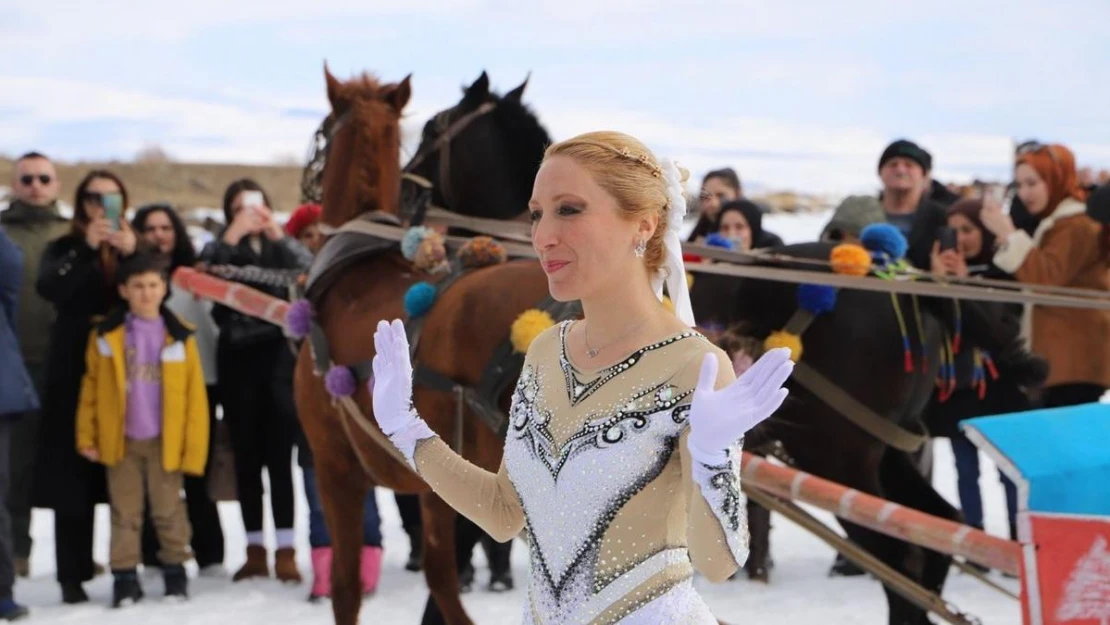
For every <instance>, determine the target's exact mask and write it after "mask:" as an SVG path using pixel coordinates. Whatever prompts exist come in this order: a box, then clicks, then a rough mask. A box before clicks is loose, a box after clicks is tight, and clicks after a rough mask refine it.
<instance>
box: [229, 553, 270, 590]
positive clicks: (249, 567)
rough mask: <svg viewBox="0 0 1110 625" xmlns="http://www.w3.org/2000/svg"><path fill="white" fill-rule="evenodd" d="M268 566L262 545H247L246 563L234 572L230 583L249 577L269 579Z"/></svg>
mask: <svg viewBox="0 0 1110 625" xmlns="http://www.w3.org/2000/svg"><path fill="white" fill-rule="evenodd" d="M269 576H270V565H269V563H268V562H267V561H266V548H265V547H263V546H262V545H247V561H246V562H245V563H244V564H243V566H242V567H241V568H240V569H239V570H238V571H236V572H235V575H233V576H232V578H231V581H233V582H238V581H242V580H244V579H249V578H251V577H269Z"/></svg>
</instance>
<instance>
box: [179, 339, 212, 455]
mask: <svg viewBox="0 0 1110 625" xmlns="http://www.w3.org/2000/svg"><path fill="white" fill-rule="evenodd" d="M185 363H186V367H187V368H186V372H185V375H186V378H185V396H186V404H185V441H184V444H183V445H182V449H183V450H184V457H183V458H182V459H181V469H182V471H183V472H184V473H187V474H189V475H197V476H201V475H204V467H205V464H207V462H208V446H209V439H210V437H211V432H210V431H209V422H208V389H207V388H206V386H205V382H204V369H203V367H202V366H201V362H200V352H199V351H198V350H197V343H196V339H195V338H193V337H189V339H188V341H186V343H185Z"/></svg>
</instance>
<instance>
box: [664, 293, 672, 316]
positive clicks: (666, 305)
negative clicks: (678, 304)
mask: <svg viewBox="0 0 1110 625" xmlns="http://www.w3.org/2000/svg"><path fill="white" fill-rule="evenodd" d="M662 304H663V308H666V309H667V310H669V311H671V313H674V302H672V301H671V298H669V297H667V296H666V295H664V296H663V300H662Z"/></svg>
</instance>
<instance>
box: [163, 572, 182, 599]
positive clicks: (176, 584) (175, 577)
mask: <svg viewBox="0 0 1110 625" xmlns="http://www.w3.org/2000/svg"><path fill="white" fill-rule="evenodd" d="M162 580H163V582H165V585H166V598H167V599H169V598H173V599H179V600H181V601H184V600H185V599H188V598H189V577H188V576H187V575H185V567H184V566H182V565H180V564H167V565H166V566H164V567H162Z"/></svg>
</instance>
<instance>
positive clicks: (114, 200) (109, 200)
mask: <svg viewBox="0 0 1110 625" xmlns="http://www.w3.org/2000/svg"><path fill="white" fill-rule="evenodd" d="M101 203H102V205H103V206H104V218H105V219H107V220H108V223H110V224H112V231H113V232H118V231H119V228H120V225H119V222H120V219H121V218H122V217H123V195H121V194H119V193H105V194H104V195H103V199H102V200H101Z"/></svg>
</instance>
